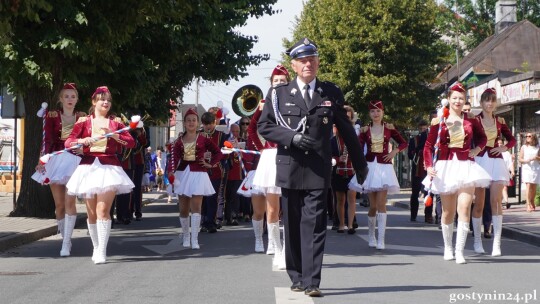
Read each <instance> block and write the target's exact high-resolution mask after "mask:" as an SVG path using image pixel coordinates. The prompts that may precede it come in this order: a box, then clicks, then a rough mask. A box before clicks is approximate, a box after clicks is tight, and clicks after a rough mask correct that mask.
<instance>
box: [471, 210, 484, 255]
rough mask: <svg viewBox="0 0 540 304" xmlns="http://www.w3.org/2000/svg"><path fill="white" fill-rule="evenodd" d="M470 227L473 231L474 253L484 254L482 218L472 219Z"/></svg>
mask: <svg viewBox="0 0 540 304" xmlns="http://www.w3.org/2000/svg"><path fill="white" fill-rule="evenodd" d="M472 225H473V231H474V252H476V253H486V252H485V251H484V246H482V218H480V217H479V218H476V217H473V218H472Z"/></svg>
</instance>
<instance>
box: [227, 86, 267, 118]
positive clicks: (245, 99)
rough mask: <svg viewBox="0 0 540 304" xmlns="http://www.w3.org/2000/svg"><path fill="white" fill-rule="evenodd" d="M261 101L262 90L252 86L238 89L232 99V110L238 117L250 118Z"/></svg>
mask: <svg viewBox="0 0 540 304" xmlns="http://www.w3.org/2000/svg"><path fill="white" fill-rule="evenodd" d="M261 99H263V92H262V90H261V89H260V88H259V87H258V86H256V85H253V84H248V85H245V86H243V87H241V88H239V89H238V90H237V91H236V93H234V95H233V97H232V101H231V104H232V108H233V111H234V113H236V115H238V116H248V117H251V116H252V115H253V114H255V111H256V110H257V106H258V105H259V101H260V100H261Z"/></svg>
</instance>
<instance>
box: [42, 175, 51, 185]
mask: <svg viewBox="0 0 540 304" xmlns="http://www.w3.org/2000/svg"><path fill="white" fill-rule="evenodd" d="M50 182H51V180H50V179H49V178H48V177H45V179H44V180H43V184H44V185H48V184H49V183H50Z"/></svg>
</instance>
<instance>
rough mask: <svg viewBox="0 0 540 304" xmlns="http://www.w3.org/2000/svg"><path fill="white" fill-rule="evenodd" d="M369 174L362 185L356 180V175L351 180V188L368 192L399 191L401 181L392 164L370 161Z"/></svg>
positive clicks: (393, 192) (391, 192)
mask: <svg viewBox="0 0 540 304" xmlns="http://www.w3.org/2000/svg"><path fill="white" fill-rule="evenodd" d="M367 164H368V169H369V172H368V175H367V177H366V180H365V181H364V183H363V184H362V185H359V184H358V182H357V181H356V175H355V176H353V178H352V179H351V181H350V182H349V189H351V190H354V191H356V192H362V193H368V192H377V191H383V190H386V191H387V194H395V193H399V182H398V180H397V177H396V172H394V166H393V165H392V164H381V163H378V162H376V161H373V162H368V163H367Z"/></svg>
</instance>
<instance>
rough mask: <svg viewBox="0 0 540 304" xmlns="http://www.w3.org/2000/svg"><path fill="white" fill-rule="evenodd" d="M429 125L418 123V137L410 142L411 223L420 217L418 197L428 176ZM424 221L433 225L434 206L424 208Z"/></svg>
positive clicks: (424, 122)
mask: <svg viewBox="0 0 540 304" xmlns="http://www.w3.org/2000/svg"><path fill="white" fill-rule="evenodd" d="M427 129H428V123H427V121H425V120H421V121H420V122H419V123H418V131H419V133H418V135H416V136H414V137H413V138H411V140H410V141H409V150H408V155H409V159H410V160H412V167H411V168H412V170H411V184H412V193H411V200H410V203H411V221H413V222H414V221H416V216H417V215H418V206H419V202H418V196H419V195H420V191H423V189H422V188H423V185H422V181H423V180H424V178H425V177H426V176H427V172H426V169H425V168H424V145H425V144H426V139H427ZM423 192H424V195H427V192H426V191H423ZM424 220H425V222H426V223H430V224H431V223H433V205H431V206H429V207H424Z"/></svg>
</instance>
